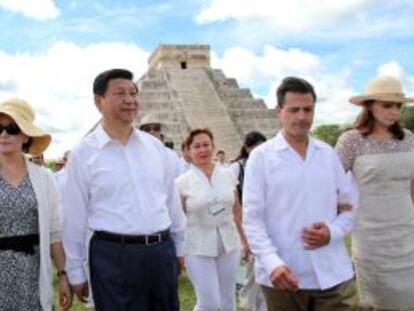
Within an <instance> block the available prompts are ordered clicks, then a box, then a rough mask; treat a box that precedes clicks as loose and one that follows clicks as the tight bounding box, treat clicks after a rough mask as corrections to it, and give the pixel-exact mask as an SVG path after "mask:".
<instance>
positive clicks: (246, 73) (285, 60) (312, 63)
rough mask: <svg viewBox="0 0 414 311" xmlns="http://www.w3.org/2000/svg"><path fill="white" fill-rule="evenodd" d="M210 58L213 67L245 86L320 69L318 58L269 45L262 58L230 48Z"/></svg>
mask: <svg viewBox="0 0 414 311" xmlns="http://www.w3.org/2000/svg"><path fill="white" fill-rule="evenodd" d="M212 58H213V59H212V62H213V66H214V67H216V68H220V69H223V71H224V72H225V73H226V74H227V75H229V76H234V77H237V79H238V80H240V81H241V82H242V83H246V84H248V85H252V84H253V83H255V81H257V80H264V79H267V78H275V77H276V78H282V77H284V76H286V75H295V74H301V75H309V74H310V73H312V72H313V71H314V70H317V69H318V68H319V66H320V61H319V58H318V57H317V56H315V55H313V54H311V53H308V52H306V51H302V50H299V49H289V50H282V49H279V48H277V47H274V46H272V45H266V46H265V47H264V49H263V53H262V54H261V55H255V54H254V53H253V52H252V51H250V50H248V49H245V48H242V47H233V48H230V49H227V50H225V52H224V53H223V56H222V57H221V58H220V57H218V56H217V55H213V57H212Z"/></svg>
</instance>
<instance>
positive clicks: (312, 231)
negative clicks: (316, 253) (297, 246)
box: [302, 222, 331, 250]
mask: <svg viewBox="0 0 414 311" xmlns="http://www.w3.org/2000/svg"><path fill="white" fill-rule="evenodd" d="M330 239H331V232H330V231H329V227H328V226H327V225H326V224H325V223H323V222H317V223H314V224H312V226H311V227H310V228H309V229H304V230H303V233H302V241H303V243H304V244H305V248H306V249H309V250H312V249H317V248H320V247H322V246H325V245H327V244H328V243H329V241H330Z"/></svg>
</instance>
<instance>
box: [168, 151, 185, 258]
mask: <svg viewBox="0 0 414 311" xmlns="http://www.w3.org/2000/svg"><path fill="white" fill-rule="evenodd" d="M164 152H165V150H164ZM164 158H165V159H168V155H167V154H166V152H165V157H164ZM164 163H165V165H164V168H165V174H164V176H165V177H164V178H165V183H164V184H165V187H166V188H165V190H166V192H167V202H166V204H167V208H168V212H169V215H170V219H171V227H170V232H171V237H172V239H173V241H174V244H175V248H176V251H177V257H182V256H183V255H184V247H185V245H184V243H185V231H186V218H185V215H184V210H183V207H182V204H181V199H180V195H179V193H178V189H177V186H176V184H175V182H174V175H173V174H174V172H173V170H172V167H171V165H168V163H169V161H168V160H167V161H164ZM179 260H181V258H179Z"/></svg>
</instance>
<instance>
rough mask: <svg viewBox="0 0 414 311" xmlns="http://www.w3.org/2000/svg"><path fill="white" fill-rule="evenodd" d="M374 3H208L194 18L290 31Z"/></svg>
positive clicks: (292, 0) (371, 0)
mask: <svg viewBox="0 0 414 311" xmlns="http://www.w3.org/2000/svg"><path fill="white" fill-rule="evenodd" d="M375 2H378V1H376V0H336V1H331V0H319V1H314V0H290V1H285V0H256V1H238V0H210V1H208V3H207V5H205V6H204V7H203V9H202V10H201V12H200V13H199V14H198V15H197V16H196V17H195V19H196V21H197V22H198V23H210V22H216V21H225V20H228V19H233V20H239V21H240V20H260V21H261V22H263V23H264V24H268V25H272V26H274V27H277V28H282V29H289V30H293V31H302V30H307V29H308V28H312V27H314V26H318V25H324V24H329V23H331V22H335V21H336V20H339V19H344V18H346V17H348V16H353V15H355V13H357V12H358V11H360V10H361V9H363V8H366V7H367V6H369V5H370V4H371V3H375Z"/></svg>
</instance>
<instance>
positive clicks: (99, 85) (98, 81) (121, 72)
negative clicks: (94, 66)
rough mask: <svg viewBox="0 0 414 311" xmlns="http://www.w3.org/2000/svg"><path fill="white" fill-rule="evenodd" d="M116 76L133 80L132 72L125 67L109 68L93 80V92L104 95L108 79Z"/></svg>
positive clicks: (116, 77)
mask: <svg viewBox="0 0 414 311" xmlns="http://www.w3.org/2000/svg"><path fill="white" fill-rule="evenodd" d="M118 78H121V79H127V80H131V81H133V79H134V74H133V73H132V72H131V71H129V70H127V69H109V70H106V71H104V72H101V73H100V74H99V75H97V76H96V78H95V81H93V94H94V95H100V96H103V95H105V92H106V90H107V89H108V83H109V81H110V80H112V79H118ZM134 85H135V83H134Z"/></svg>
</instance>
